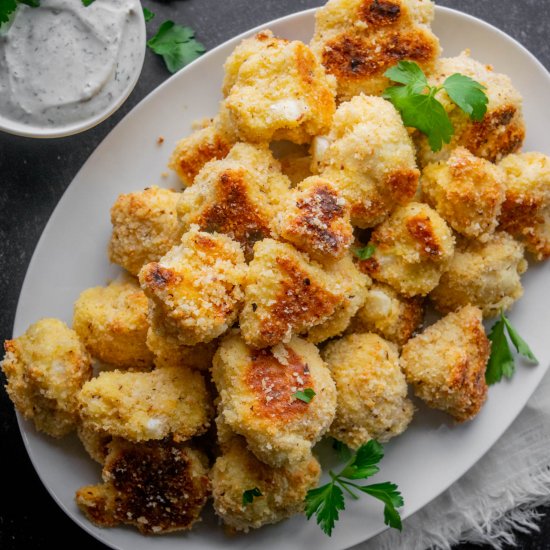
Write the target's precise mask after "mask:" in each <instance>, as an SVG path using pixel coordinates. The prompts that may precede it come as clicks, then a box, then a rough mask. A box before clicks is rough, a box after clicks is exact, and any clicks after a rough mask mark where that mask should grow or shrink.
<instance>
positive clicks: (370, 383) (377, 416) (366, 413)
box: [323, 333, 414, 449]
mask: <svg viewBox="0 0 550 550" xmlns="http://www.w3.org/2000/svg"><path fill="white" fill-rule="evenodd" d="M323 358H324V359H325V361H326V363H327V365H328V367H329V368H330V372H331V374H332V377H333V379H334V382H335V383H336V390H337V392H338V404H337V406H336V416H335V418H334V422H333V423H332V426H331V427H330V432H329V433H330V435H331V436H332V437H334V438H335V439H337V440H338V441H342V442H343V443H345V444H346V445H348V446H349V447H351V448H353V449H357V448H359V447H360V446H361V445H363V444H364V443H366V442H367V441H369V440H370V439H376V440H377V441H379V442H381V443H385V442H387V441H389V440H390V439H391V438H392V437H395V436H397V435H399V434H401V433H403V432H404V431H405V430H406V428H407V426H408V425H409V423H410V421H411V419H412V416H413V412H414V407H413V404H412V402H411V401H410V399H408V398H407V382H406V381H405V375H404V374H403V372H402V371H401V368H400V366H399V357H398V355H397V349H396V347H395V346H394V345H393V344H391V343H390V342H387V341H386V340H384V339H383V338H380V336H378V335H376V334H370V333H364V334H350V335H349V336H345V337H344V338H341V339H339V340H336V341H334V342H331V343H330V344H328V346H327V347H326V349H325V350H324V352H323Z"/></svg>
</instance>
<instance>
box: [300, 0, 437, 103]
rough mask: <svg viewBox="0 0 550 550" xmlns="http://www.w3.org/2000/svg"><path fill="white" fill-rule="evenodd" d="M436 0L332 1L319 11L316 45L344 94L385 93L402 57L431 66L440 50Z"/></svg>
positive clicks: (345, 96) (346, 96)
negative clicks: (390, 73)
mask: <svg viewBox="0 0 550 550" xmlns="http://www.w3.org/2000/svg"><path fill="white" fill-rule="evenodd" d="M433 17H434V5H433V2H431V1H430V0H329V2H327V3H326V5H325V6H324V7H321V8H319V9H318V10H317V13H316V15H315V35H314V37H313V40H312V41H311V44H310V45H311V49H312V50H313V52H314V53H315V55H316V56H317V58H318V59H319V60H320V61H321V63H322V64H323V65H324V66H325V68H326V70H327V72H328V73H329V74H331V75H334V76H335V77H336V80H337V82H338V98H339V99H340V100H348V99H350V98H351V97H353V96H355V95H358V94H359V93H361V92H364V93H366V94H370V95H380V94H381V93H382V92H383V91H384V90H385V88H386V87H387V86H388V85H389V81H388V79H387V78H386V77H385V76H384V73H385V72H386V70H387V69H389V68H390V67H391V66H392V65H395V64H396V63H398V62H399V61H401V60H405V59H407V60H410V61H415V62H416V63H418V64H419V65H420V66H421V67H422V68H423V69H424V70H429V69H431V68H432V67H433V64H434V62H435V60H436V59H437V57H438V56H439V53H440V47H439V41H438V39H437V37H436V36H435V35H434V34H433V33H432V31H431V29H430V24H431V22H432V20H433Z"/></svg>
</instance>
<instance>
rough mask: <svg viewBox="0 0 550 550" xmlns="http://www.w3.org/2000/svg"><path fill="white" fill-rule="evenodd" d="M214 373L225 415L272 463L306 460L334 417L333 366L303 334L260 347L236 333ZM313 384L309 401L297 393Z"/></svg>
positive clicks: (226, 344)
mask: <svg viewBox="0 0 550 550" xmlns="http://www.w3.org/2000/svg"><path fill="white" fill-rule="evenodd" d="M212 377H213V379H214V383H215V384H216V387H217V389H218V392H219V395H220V403H219V406H218V409H219V414H220V415H222V416H223V421H224V422H225V423H226V424H227V426H228V427H229V429H231V430H232V431H234V432H235V433H237V434H239V435H242V436H243V437H245V439H246V441H247V444H248V447H249V449H250V450H251V451H252V452H253V453H254V454H255V455H256V457H257V458H258V459H259V460H261V461H262V462H265V463H266V464H269V465H270V466H274V467H278V466H282V465H285V464H296V463H299V462H301V461H303V460H306V459H307V458H308V457H309V456H310V454H311V448H312V447H313V445H314V444H315V443H317V441H319V439H320V438H321V437H322V435H323V434H324V433H325V432H326V431H327V430H328V428H329V426H330V424H331V423H332V420H333V418H334V413H335V410H336V389H335V387H334V382H333V380H332V378H331V376H330V371H329V370H328V369H327V367H326V365H325V364H324V362H323V360H322V359H321V357H320V355H319V352H318V350H317V348H316V347H315V346H314V345H313V344H310V343H309V342H306V341H304V340H302V339H300V338H297V337H294V338H293V339H292V340H291V341H290V342H289V343H288V344H279V345H277V346H274V347H273V348H266V349H261V350H254V349H252V348H250V347H249V346H247V345H246V344H245V342H244V341H243V339H242V338H241V337H240V335H238V334H231V335H229V336H227V337H226V338H225V339H224V340H223V342H222V344H221V345H220V347H219V348H218V351H217V352H216V355H215V356H214V366H213V369H212ZM308 388H309V389H312V390H313V391H314V392H315V396H314V397H313V398H312V399H311V401H310V402H309V403H306V402H305V401H303V400H301V399H299V398H298V397H296V395H295V394H296V392H298V391H304V390H306V389H308Z"/></svg>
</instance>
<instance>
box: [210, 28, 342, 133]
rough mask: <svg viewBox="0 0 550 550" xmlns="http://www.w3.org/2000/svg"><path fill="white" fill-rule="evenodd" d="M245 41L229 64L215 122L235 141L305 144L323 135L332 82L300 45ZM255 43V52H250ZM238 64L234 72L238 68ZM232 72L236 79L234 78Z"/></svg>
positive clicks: (332, 102)
mask: <svg viewBox="0 0 550 550" xmlns="http://www.w3.org/2000/svg"><path fill="white" fill-rule="evenodd" d="M268 41H269V45H268V47H265V46H264V44H263V42H262V41H261V40H252V41H250V40H249V41H248V42H247V45H246V48H245V49H246V50H247V51H246V55H241V54H237V55H236V56H234V59H233V61H231V62H230V63H229V65H230V68H229V71H230V74H229V75H228V76H227V77H226V81H229V82H230V83H232V84H231V85H229V84H227V82H226V86H225V90H226V92H227V97H226V98H225V100H224V101H223V102H222V106H221V111H220V121H221V124H222V125H223V128H224V130H225V131H226V132H228V133H230V134H232V135H234V136H236V137H237V138H238V140H240V141H249V142H253V143H262V142H263V143H267V142H269V141H274V140H285V139H286V140H289V141H292V142H295V143H308V142H310V141H311V138H312V137H313V136H315V135H317V134H323V133H325V132H326V131H327V130H328V129H329V126H330V122H331V119H332V115H333V114H334V110H335V108H336V107H335V100H334V91H335V84H334V80H333V78H332V77H328V76H327V75H326V74H325V71H324V69H323V67H322V66H321V65H320V64H319V63H318V61H317V60H316V59H315V56H314V55H313V53H312V52H311V50H310V49H309V48H308V47H307V46H306V45H305V44H303V43H302V42H299V41H293V42H289V41H288V40H283V39H278V38H268ZM254 45H256V48H255V49H256V50H257V51H256V52H255V53H252V49H254ZM239 63H240V65H239V66H238V70H237V65H238V64H239ZM235 73H236V75H235Z"/></svg>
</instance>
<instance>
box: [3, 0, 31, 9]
mask: <svg viewBox="0 0 550 550" xmlns="http://www.w3.org/2000/svg"><path fill="white" fill-rule="evenodd" d="M17 1H18V3H19V4H26V5H27V6H30V7H31V8H38V7H39V6H40V0H17ZM0 2H1V0H0Z"/></svg>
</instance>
